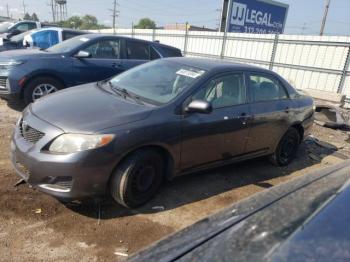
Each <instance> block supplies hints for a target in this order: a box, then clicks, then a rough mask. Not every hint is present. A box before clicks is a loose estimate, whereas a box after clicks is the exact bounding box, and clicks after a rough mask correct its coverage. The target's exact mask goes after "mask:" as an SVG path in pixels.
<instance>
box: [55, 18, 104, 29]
mask: <svg viewBox="0 0 350 262" xmlns="http://www.w3.org/2000/svg"><path fill="white" fill-rule="evenodd" d="M57 25H58V26H60V27H64V28H74V29H81V30H94V29H95V30H96V29H105V28H107V27H106V26H105V25H100V24H99V23H98V20H97V18H96V17H95V16H92V15H85V16H83V17H79V16H71V17H70V18H68V19H67V20H66V21H60V22H58V23H57Z"/></svg>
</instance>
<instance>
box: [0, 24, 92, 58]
mask: <svg viewBox="0 0 350 262" xmlns="http://www.w3.org/2000/svg"><path fill="white" fill-rule="evenodd" d="M83 34H87V32H84V31H79V30H73V29H65V28H59V27H47V28H43V29H33V30H30V31H28V32H24V33H22V34H19V35H15V36H12V37H11V38H10V39H3V41H0V52H2V51H8V50H14V49H26V48H40V49H47V48H49V47H51V46H54V45H56V44H58V43H61V42H63V41H65V40H68V39H70V38H72V37H75V36H78V35H83Z"/></svg>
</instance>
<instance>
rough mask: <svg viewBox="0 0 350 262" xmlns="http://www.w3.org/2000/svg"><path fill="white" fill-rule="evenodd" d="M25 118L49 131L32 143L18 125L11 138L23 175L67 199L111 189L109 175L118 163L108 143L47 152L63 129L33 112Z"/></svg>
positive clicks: (17, 166) (15, 162)
mask: <svg viewBox="0 0 350 262" xmlns="http://www.w3.org/2000/svg"><path fill="white" fill-rule="evenodd" d="M27 111H28V110H27ZM23 119H24V120H25V121H26V123H27V124H28V125H30V126H31V127H34V128H35V129H37V130H40V131H41V132H43V133H44V134H45V135H44V136H43V137H42V138H41V139H40V140H39V141H37V142H36V143H31V142H28V141H27V140H26V139H25V138H24V136H23V135H22V133H21V131H20V129H19V126H18V125H17V126H16V129H15V131H14V134H13V137H12V140H11V159H12V164H13V166H14V169H15V170H16V173H17V174H18V175H19V176H20V177H21V178H23V179H24V180H25V181H26V182H27V183H28V184H30V185H32V186H33V187H35V188H37V189H38V190H40V191H43V192H45V193H47V194H50V195H52V196H54V197H57V198H60V199H65V200H74V199H82V198H86V197H93V196H99V195H104V194H105V193H106V192H107V189H108V181H109V177H110V175H111V173H112V171H113V168H114V166H115V163H116V161H115V160H116V159H115V157H114V156H113V154H112V150H110V149H109V148H108V146H107V147H104V148H98V149H95V150H88V151H84V152H78V153H73V154H61V155H58V154H52V153H49V152H45V151H43V150H42V148H43V147H45V145H47V144H48V143H49V142H50V141H52V140H53V139H54V138H55V137H57V136H59V135H60V134H62V133H63V131H62V130H61V129H59V128H57V127H55V126H52V125H49V124H48V123H47V122H44V121H42V120H40V119H39V118H37V117H35V116H34V115H33V114H24V116H23Z"/></svg>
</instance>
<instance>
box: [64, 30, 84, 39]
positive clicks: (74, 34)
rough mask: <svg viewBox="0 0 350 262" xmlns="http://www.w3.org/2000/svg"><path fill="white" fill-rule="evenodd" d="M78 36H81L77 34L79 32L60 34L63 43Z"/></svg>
mask: <svg viewBox="0 0 350 262" xmlns="http://www.w3.org/2000/svg"><path fill="white" fill-rule="evenodd" d="M78 35H81V33H79V32H70V31H63V32H62V39H63V41H65V40H67V39H70V38H72V37H75V36H78Z"/></svg>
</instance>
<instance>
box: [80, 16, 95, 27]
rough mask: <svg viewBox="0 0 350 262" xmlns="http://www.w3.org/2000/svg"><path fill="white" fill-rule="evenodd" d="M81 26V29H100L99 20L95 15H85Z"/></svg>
mask: <svg viewBox="0 0 350 262" xmlns="http://www.w3.org/2000/svg"><path fill="white" fill-rule="evenodd" d="M81 21H82V23H81V27H80V29H83V30H87V29H98V28H99V25H98V21H97V18H96V17H95V16H93V15H85V16H83V17H82V18H81Z"/></svg>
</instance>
